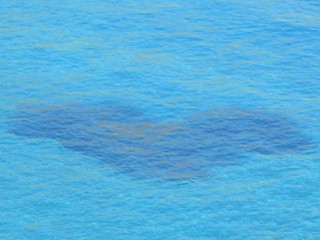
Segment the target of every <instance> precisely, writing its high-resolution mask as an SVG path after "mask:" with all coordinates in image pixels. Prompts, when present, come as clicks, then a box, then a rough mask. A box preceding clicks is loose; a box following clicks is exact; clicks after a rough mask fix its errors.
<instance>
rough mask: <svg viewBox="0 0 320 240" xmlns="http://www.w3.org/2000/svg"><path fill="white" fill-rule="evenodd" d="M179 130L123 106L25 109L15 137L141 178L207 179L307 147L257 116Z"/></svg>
mask: <svg viewBox="0 0 320 240" xmlns="http://www.w3.org/2000/svg"><path fill="white" fill-rule="evenodd" d="M182 122H183V123H182V124H179V125H176V124H164V123H159V122H153V121H151V120H149V119H148V118H147V117H146V116H144V115H143V114H142V113H141V112H139V111H137V110H135V109H133V108H131V107H126V106H119V105H109V106H99V105H76V104H73V105H71V104H70V105H59V106H47V107H43V108H32V107H24V108H21V109H19V112H18V113H17V114H16V115H15V116H13V117H12V125H11V128H10V132H11V133H14V134H16V135H20V136H25V137H30V138H52V139H56V140H58V141H59V142H60V143H61V144H62V145H63V146H64V147H66V148H68V149H71V150H73V151H77V152H80V153H82V154H85V155H87V156H91V157H94V158H97V159H100V160H101V161H103V162H105V163H106V164H108V165H110V166H112V167H113V168H114V169H116V170H117V171H119V172H122V173H125V174H129V175H131V176H134V177H137V178H162V179H170V180H183V179H193V178H205V177H209V176H210V170H212V168H214V167H217V166H225V165H230V164H237V163H239V162H240V159H241V156H244V155H245V154H248V153H251V152H252V153H259V154H283V153H297V152H300V151H303V150H305V149H307V148H308V147H309V146H310V144H309V141H308V139H307V138H306V137H304V136H303V135H302V133H301V130H300V129H299V128H298V127H297V125H295V124H294V123H293V122H292V121H290V120H289V119H288V117H285V116H283V115H279V114H274V113H273V114H272V113H268V112H263V111H254V110H250V111H249V110H246V111H245V110H234V109H224V110H210V111H206V112H201V113H197V114H195V115H193V116H190V117H188V118H186V119H185V120H184V121H182Z"/></svg>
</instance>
